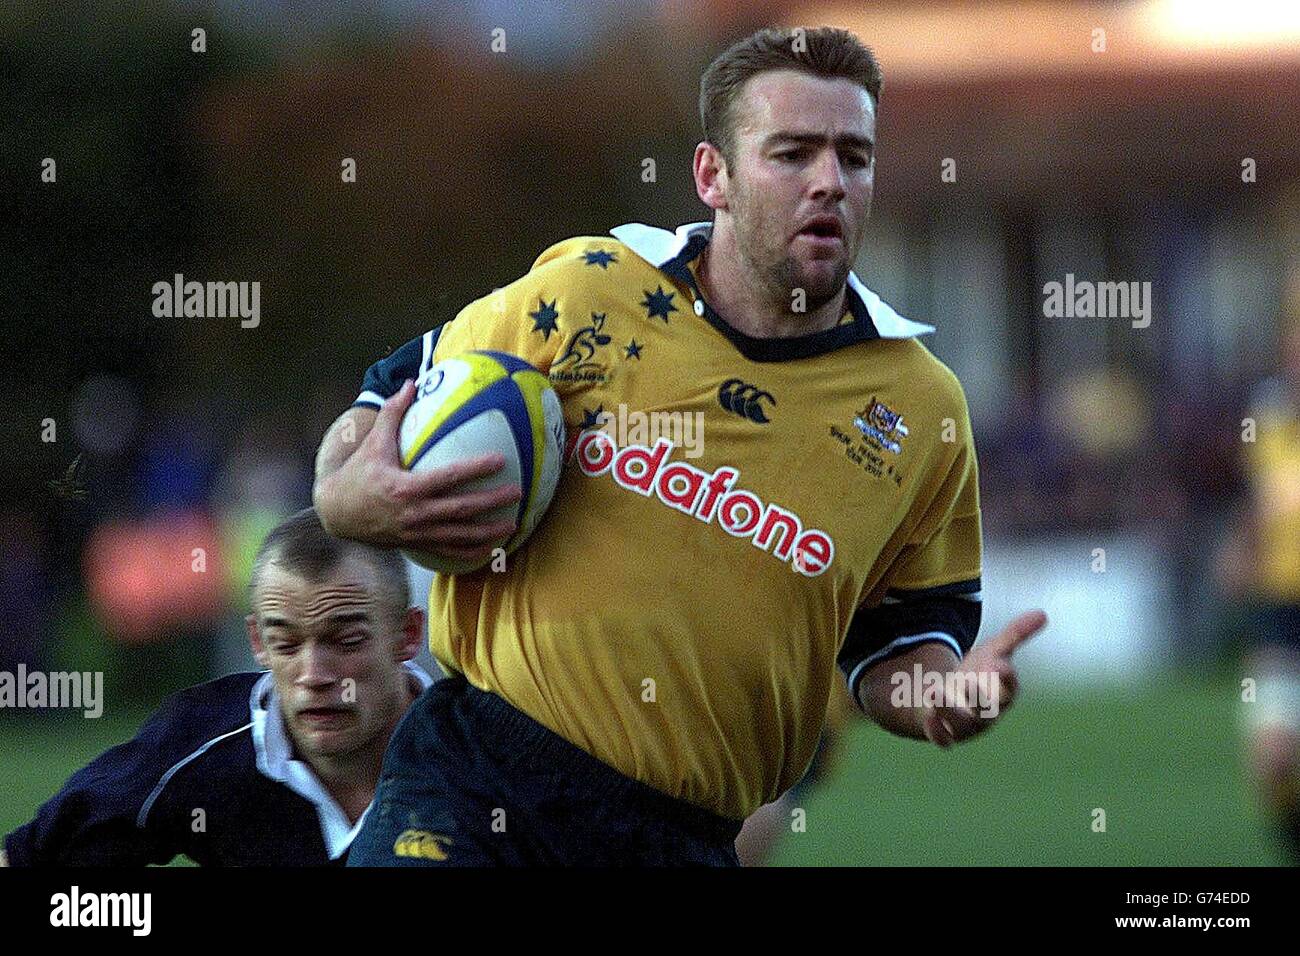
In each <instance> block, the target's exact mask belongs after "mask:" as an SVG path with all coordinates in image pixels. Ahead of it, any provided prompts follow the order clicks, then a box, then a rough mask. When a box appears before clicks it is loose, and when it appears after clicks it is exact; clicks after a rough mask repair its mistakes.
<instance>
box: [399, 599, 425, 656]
mask: <svg viewBox="0 0 1300 956" xmlns="http://www.w3.org/2000/svg"><path fill="white" fill-rule="evenodd" d="M424 639H425V636H424V611H422V610H420V609H419V608H418V607H408V608H407V609H406V613H405V614H404V615H403V616H402V642H401V643H400V644H399V645H398V646H397V650H398V655H397V659H398V660H399V661H409V660H410V659H411V658H413V657H415V655H416V654H418V653H420V648H421V647H423V646H424Z"/></svg>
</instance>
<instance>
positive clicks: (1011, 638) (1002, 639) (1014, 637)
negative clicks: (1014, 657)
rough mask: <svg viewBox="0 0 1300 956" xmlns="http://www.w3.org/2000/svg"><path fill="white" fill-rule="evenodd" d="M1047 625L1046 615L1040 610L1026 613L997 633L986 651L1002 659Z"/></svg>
mask: <svg viewBox="0 0 1300 956" xmlns="http://www.w3.org/2000/svg"><path fill="white" fill-rule="evenodd" d="M1046 625H1047V615H1046V614H1045V613H1043V612H1042V611H1041V610H1038V609H1034V610H1032V611H1026V612H1025V613H1024V614H1021V615H1020V616H1019V617H1018V618H1016V619H1015V620H1014V621H1012V622H1011V623H1010V624H1008V625H1007V626H1006V627H1004V628H1003V629H1002V630H1001V631H999V632H998V633H997V634H996V635H995V636H994V637H993V638H992V639H990V640H989V642H988V645H987V647H988V649H989V650H990V651H992V652H993V653H995V654H998V655H1000V656H1002V657H1010V656H1011V653H1012V652H1013V651H1014V650H1015V649H1016V648H1017V647H1019V646H1020V645H1021V644H1023V643H1025V641H1027V640H1029V639H1030V638H1031V637H1033V636H1034V635H1035V634H1037V633H1038V632H1039V631H1041V630H1042V629H1043V628H1044V627H1045V626H1046Z"/></svg>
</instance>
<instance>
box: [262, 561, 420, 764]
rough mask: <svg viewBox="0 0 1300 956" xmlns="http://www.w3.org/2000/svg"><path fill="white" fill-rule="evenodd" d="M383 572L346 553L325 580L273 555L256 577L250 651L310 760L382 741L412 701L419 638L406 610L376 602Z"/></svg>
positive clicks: (302, 752)
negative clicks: (410, 676)
mask: <svg viewBox="0 0 1300 956" xmlns="http://www.w3.org/2000/svg"><path fill="white" fill-rule="evenodd" d="M376 577H377V575H376V574H375V571H374V569H373V568H371V567H370V566H369V565H368V564H367V563H366V562H365V561H364V560H363V559H359V558H356V557H352V556H349V557H345V558H344V559H343V560H342V561H341V562H340V563H339V566H338V567H336V568H335V569H334V570H333V571H331V572H330V573H329V574H328V575H327V577H326V578H325V579H324V580H323V581H311V580H307V579H305V578H303V577H301V576H299V575H297V574H294V573H293V572H290V571H286V570H284V569H283V568H281V567H279V566H278V565H277V564H275V563H274V562H272V563H271V564H269V565H268V566H267V567H266V568H265V569H264V571H263V573H262V578H261V580H260V582H259V583H258V587H257V592H256V594H255V595H254V600H253V603H254V606H253V613H252V614H251V615H249V617H248V619H247V620H248V628H249V635H250V640H251V643H252V646H253V652H254V654H255V656H256V657H257V660H258V662H259V663H260V664H261V665H262V666H263V667H266V668H267V669H269V670H270V671H271V676H272V679H273V680H274V681H275V687H276V690H277V691H278V692H279V695H280V701H281V705H280V706H281V710H282V712H283V715H284V721H285V726H286V728H287V730H288V731H289V734H290V735H291V737H292V738H293V741H294V745H295V747H296V748H297V750H298V752H299V755H300V756H302V757H303V758H305V759H307V760H308V761H310V760H311V758H312V757H314V756H324V757H331V758H338V757H345V756H348V755H351V754H355V753H357V752H359V751H362V750H365V749H366V748H368V747H372V746H375V745H376V744H377V741H378V740H379V738H380V736H381V735H386V734H387V733H388V730H389V727H390V726H391V722H392V720H393V717H394V714H395V713H396V712H397V711H398V709H400V707H401V706H402V703H404V701H405V697H404V694H405V692H406V687H405V684H406V679H407V678H406V671H405V669H404V668H403V667H402V666H401V664H402V661H404V660H409V659H410V658H411V656H412V655H413V654H414V653H415V647H416V645H415V644H414V643H413V642H412V641H411V640H410V637H409V634H407V633H404V630H403V618H402V617H401V615H400V614H398V613H397V612H396V610H395V609H393V608H385V607H383V606H381V605H380V604H379V603H378V599H379V596H380V592H378V590H377V588H376ZM385 742H386V741H385ZM381 746H382V745H381Z"/></svg>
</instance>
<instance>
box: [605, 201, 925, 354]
mask: <svg viewBox="0 0 1300 956" xmlns="http://www.w3.org/2000/svg"><path fill="white" fill-rule="evenodd" d="M712 232H713V225H712V223H707V222H703V223H690V224H688V225H685V226H681V227H679V228H678V229H677V231H676V232H675V233H670V232H668V231H667V230H663V229H655V228H653V227H650V226H644V225H641V224H640V223H629V224H627V225H624V226H619V227H618V228H616V229H614V230H612V235H613V236H614V237H615V238H616V239H618V240H620V241H621V242H623V243H624V245H626V246H628V248H630V249H631V250H632V251H633V252H635V253H636V254H637V255H639V256H641V258H643V259H645V260H646V261H647V262H649V263H650V264H651V265H653V266H655V267H656V268H658V269H659V270H660V271H662V272H663V273H664V274H666V275H668V276H670V277H672V278H674V279H677V280H678V281H680V282H681V283H683V284H684V285H686V287H687V288H689V289H690V290H691V294H692V296H693V297H694V299H695V303H696V310H697V312H699V314H700V315H701V316H702V317H703V318H704V319H705V320H706V321H707V322H708V323H709V324H710V325H712V326H713V327H714V328H715V329H717V330H718V331H719V332H721V333H722V334H723V335H724V336H726V338H727V339H728V340H729V341H730V342H731V343H732V345H734V346H735V347H736V349H737V351H739V352H740V353H741V354H742V355H743V356H745V358H747V359H749V360H750V361H754V362H781V361H788V360H791V359H801V358H808V357H810V356H814V355H821V354H824V353H826V352H831V351H834V350H836V349H839V348H843V347H844V346H846V345H851V344H853V343H855V342H864V341H869V340H871V339H878V338H913V337H915V336H917V335H924V334H927V333H929V332H933V331H934V327H933V326H929V325H925V324H923V323H920V322H913V321H911V320H910V319H905V318H903V317H902V316H900V315H899V314H898V313H897V312H895V311H894V310H893V309H891V308H890V307H889V306H888V305H886V304H885V303H884V302H883V301H881V299H880V297H879V296H877V295H876V294H875V293H874V292H872V291H871V290H870V289H868V288H866V286H864V285H862V283H861V282H860V281H859V280H858V277H857V276H856V275H854V274H853V273H850V274H849V281H848V288H847V292H846V295H845V301H846V303H847V305H848V308H849V311H850V312H851V313H852V315H853V321H852V322H847V323H842V324H840V325H836V326H834V327H833V328H829V329H823V330H821V331H819V332H811V333H809V334H807V335H799V336H789V337H783V338H756V337H754V336H752V335H748V334H746V333H744V332H742V331H740V330H739V329H736V328H734V327H733V326H731V325H730V324H729V323H728V322H727V321H726V320H725V319H724V318H722V316H720V315H718V313H717V312H715V311H714V310H713V308H712V307H711V306H710V305H709V304H708V302H706V301H705V300H704V297H703V296H702V295H701V294H700V290H699V287H698V285H697V284H696V282H695V276H694V275H693V274H692V273H691V270H690V269H689V265H690V263H691V262H693V261H694V260H695V259H697V258H698V257H699V255H700V253H701V252H703V251H704V247H705V246H707V245H708V243H709V239H710V237H711V235H712Z"/></svg>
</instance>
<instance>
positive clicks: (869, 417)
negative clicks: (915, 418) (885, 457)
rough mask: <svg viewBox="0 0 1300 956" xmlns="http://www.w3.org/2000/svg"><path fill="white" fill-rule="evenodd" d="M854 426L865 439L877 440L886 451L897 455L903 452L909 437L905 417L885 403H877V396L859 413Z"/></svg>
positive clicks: (872, 397) (854, 420)
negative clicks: (906, 439) (904, 421)
mask: <svg viewBox="0 0 1300 956" xmlns="http://www.w3.org/2000/svg"><path fill="white" fill-rule="evenodd" d="M853 424H855V425H857V426H858V431H860V432H862V435H863V437H865V438H873V439H875V440H876V441H878V442H879V443H880V444H881V446H883V447H884V449H885V450H886V451H890V452H893V453H894V454H895V455H897V454H899V453H900V452H901V451H902V450H903V445H902V441H903V439H904V438H906V437H907V426H906V425H904V424H903V416H902V415H900V414H898V412H896V411H894V410H893V409H891V408H890V407H889V406H888V405H886V404H885V403H884V402H878V401H876V396H874V395H872V396H871V401H870V402H868V403H867V407H866V408H864V409H863V410H862V411H860V412H858V415H857V417H856V418H855V419H853Z"/></svg>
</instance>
